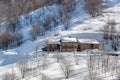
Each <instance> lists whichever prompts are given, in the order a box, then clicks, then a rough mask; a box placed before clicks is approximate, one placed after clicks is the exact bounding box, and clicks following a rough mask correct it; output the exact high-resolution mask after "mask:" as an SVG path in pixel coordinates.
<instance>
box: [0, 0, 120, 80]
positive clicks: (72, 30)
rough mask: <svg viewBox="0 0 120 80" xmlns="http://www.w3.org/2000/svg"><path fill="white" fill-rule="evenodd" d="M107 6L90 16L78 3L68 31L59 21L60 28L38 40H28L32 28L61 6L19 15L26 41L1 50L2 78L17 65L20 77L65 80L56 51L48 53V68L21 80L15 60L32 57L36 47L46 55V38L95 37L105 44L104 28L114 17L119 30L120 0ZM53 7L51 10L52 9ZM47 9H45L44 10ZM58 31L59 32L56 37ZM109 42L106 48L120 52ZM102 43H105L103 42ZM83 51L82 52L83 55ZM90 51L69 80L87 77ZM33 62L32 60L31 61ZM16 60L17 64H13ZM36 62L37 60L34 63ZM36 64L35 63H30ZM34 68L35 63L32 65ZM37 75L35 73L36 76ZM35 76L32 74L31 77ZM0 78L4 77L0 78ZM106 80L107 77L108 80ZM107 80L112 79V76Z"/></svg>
mask: <svg viewBox="0 0 120 80" xmlns="http://www.w3.org/2000/svg"><path fill="white" fill-rule="evenodd" d="M105 4H106V5H107V8H106V9H105V10H104V11H103V12H104V13H103V14H102V15H100V16H98V17H90V16H89V15H88V14H87V13H86V12H85V11H84V8H83V3H78V4H77V6H76V10H75V11H74V12H73V13H71V15H72V18H71V20H70V24H69V25H70V27H69V28H68V30H65V29H64V27H63V25H61V24H58V26H57V27H52V30H51V31H47V32H46V33H45V35H44V36H40V37H38V38H37V40H35V41H31V40H27V39H29V38H30V35H29V31H30V30H31V26H32V25H33V23H34V22H35V21H37V20H38V19H39V20H40V21H42V22H43V23H44V19H43V16H41V15H43V14H44V17H48V16H49V15H55V16H56V18H57V16H58V15H57V9H58V6H57V5H56V4H54V5H50V6H47V7H43V8H40V9H38V10H35V11H33V12H31V13H29V15H30V16H29V17H28V18H26V17H25V16H21V17H20V24H21V26H22V28H21V30H20V32H22V34H23V36H24V40H25V42H24V43H23V44H22V45H21V46H19V47H16V48H14V49H9V50H8V51H7V52H6V51H0V77H1V76H2V75H3V74H4V73H6V72H11V71H12V69H13V68H14V71H15V73H18V74H17V77H18V78H19V80H42V79H41V73H43V74H45V75H47V77H48V78H50V80H64V75H63V74H62V72H61V70H60V67H59V64H58V63H57V62H56V61H55V59H54V58H53V53H50V54H49V55H48V56H47V59H48V62H49V66H47V68H46V69H45V70H41V71H40V73H37V72H38V70H39V69H35V71H33V72H30V73H29V74H28V75H27V77H26V78H25V79H20V77H19V76H20V72H19V71H18V68H17V67H16V62H18V61H20V60H24V59H30V60H31V56H32V57H33V55H34V53H35V51H36V48H38V49H39V54H40V55H41V54H44V53H43V52H42V50H41V48H43V47H44V45H45V43H44V40H45V39H51V38H58V39H59V38H61V37H68V36H71V37H73V38H78V39H79V38H83V39H96V40H98V41H99V42H100V44H102V42H103V34H102V31H101V28H102V27H103V26H104V25H105V24H106V23H107V21H108V20H113V19H114V20H115V21H116V22H117V23H118V24H117V30H118V31H120V20H119V17H120V1H119V0H108V2H107V3H105ZM51 10H52V11H51ZM43 11H44V12H43ZM55 34H58V35H57V36H55ZM110 45H111V44H110V43H108V44H106V45H105V51H109V52H110V51H112V52H117V53H119V52H120V48H119V49H118V50H117V51H114V50H113V49H112V48H111V46H110ZM100 46H102V45H100ZM82 53H83V54H82ZM84 53H87V51H85V52H81V53H79V65H75V66H74V70H75V71H74V72H73V74H72V76H71V77H70V78H69V79H67V80H84V78H85V76H86V74H87V73H88V71H87V68H86V67H87V66H86V64H87V62H86V61H87V58H86V54H84ZM62 54H63V55H65V56H69V57H67V58H69V59H71V62H72V63H71V64H75V61H74V57H73V56H74V55H73V52H70V53H69V52H68V53H62ZM30 62H31V61H30ZM12 63H14V64H12ZM35 64H36V63H35ZM31 65H33V64H31ZM33 67H34V65H33ZM33 74H34V75H33ZM32 75H33V76H32ZM0 80H1V79H0ZM105 80H106V79H105ZM108 80H112V79H111V78H110V79H108Z"/></svg>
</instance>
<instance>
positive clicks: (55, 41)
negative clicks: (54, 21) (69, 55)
mask: <svg viewBox="0 0 120 80" xmlns="http://www.w3.org/2000/svg"><path fill="white" fill-rule="evenodd" d="M48 44H61V42H60V40H59V39H50V40H49V41H48Z"/></svg>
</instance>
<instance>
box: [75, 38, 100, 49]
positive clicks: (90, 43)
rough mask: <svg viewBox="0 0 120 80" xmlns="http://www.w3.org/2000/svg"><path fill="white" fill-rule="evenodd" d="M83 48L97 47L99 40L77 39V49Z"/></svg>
mask: <svg viewBox="0 0 120 80" xmlns="http://www.w3.org/2000/svg"><path fill="white" fill-rule="evenodd" d="M85 49H99V42H98V41H97V40H95V39H78V48H77V51H82V50H85Z"/></svg>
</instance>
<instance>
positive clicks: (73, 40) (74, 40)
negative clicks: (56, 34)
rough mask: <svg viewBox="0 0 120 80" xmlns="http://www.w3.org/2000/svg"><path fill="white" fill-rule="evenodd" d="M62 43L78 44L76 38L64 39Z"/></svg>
mask: <svg viewBox="0 0 120 80" xmlns="http://www.w3.org/2000/svg"><path fill="white" fill-rule="evenodd" d="M61 41H62V42H77V39H76V38H69V37H64V38H62V39H61Z"/></svg>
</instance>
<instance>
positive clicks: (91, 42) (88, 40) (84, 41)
mask: <svg viewBox="0 0 120 80" xmlns="http://www.w3.org/2000/svg"><path fill="white" fill-rule="evenodd" d="M78 41H79V42H80V43H89V44H99V42H98V41H97V40H96V39H78Z"/></svg>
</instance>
